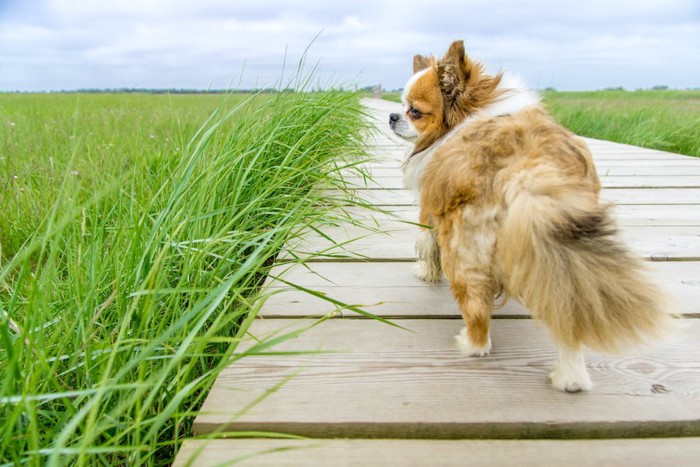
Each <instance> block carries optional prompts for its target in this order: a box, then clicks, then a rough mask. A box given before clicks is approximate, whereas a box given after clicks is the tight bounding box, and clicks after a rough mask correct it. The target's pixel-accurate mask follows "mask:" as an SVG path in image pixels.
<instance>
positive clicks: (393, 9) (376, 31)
mask: <svg viewBox="0 0 700 467" xmlns="http://www.w3.org/2000/svg"><path fill="white" fill-rule="evenodd" d="M0 5H2V6H0V70H2V72H0V90H13V89H21V90H32V89H61V88H64V89H72V88H79V87H122V86H134V87H208V86H210V85H211V86H214V87H226V86H228V84H229V83H230V82H231V81H232V80H233V81H234V82H235V81H237V79H238V76H239V74H240V72H241V70H243V66H244V65H243V64H244V63H245V72H244V78H245V79H244V80H243V82H242V85H243V86H255V85H256V84H257V85H260V84H271V83H274V81H275V80H276V79H277V77H278V75H279V73H280V70H281V68H282V63H283V60H284V57H285V53H286V54H287V62H288V64H292V63H295V62H296V60H298V58H299V56H300V55H301V54H302V53H303V51H304V50H305V49H306V48H307V46H308V45H309V44H310V42H311V41H312V40H313V38H314V37H315V36H316V35H317V34H318V33H319V32H321V31H323V32H322V34H321V36H320V37H319V38H318V39H317V40H316V41H315V43H314V44H313V46H312V47H311V50H310V53H309V57H308V61H309V62H310V63H314V62H315V61H316V60H320V61H321V71H320V76H319V78H320V79H327V77H328V76H331V75H332V76H334V77H335V79H336V80H337V81H347V80H352V79H356V77H358V74H359V77H358V78H357V82H358V83H359V84H361V85H366V84H373V83H379V82H381V83H383V84H384V85H385V87H389V88H395V87H399V86H401V85H402V84H403V83H404V81H405V80H406V78H407V77H408V74H409V72H410V67H411V57H412V56H413V54H414V53H436V54H440V53H442V52H443V51H444V50H445V49H446V48H447V46H448V45H449V43H450V41H452V40H453V39H455V38H464V39H465V40H466V43H467V49H468V51H470V53H472V54H474V55H476V56H477V57H478V58H480V59H483V60H485V61H486V62H487V63H488V64H489V65H490V68H491V69H494V70H496V69H498V68H500V67H508V68H511V69H514V70H516V71H518V72H520V73H521V74H522V75H523V76H524V77H525V78H526V80H527V81H528V82H529V83H530V84H531V85H535V86H542V87H544V86H555V87H557V88H562V89H567V88H601V87H607V86H619V85H624V86H626V87H629V88H636V87H648V86H652V85H655V84H662V83H663V84H668V85H671V86H676V87H696V86H700V5H699V4H698V3H697V2H696V1H693V0H637V1H631V0H623V1H616V2H611V1H609V0H607V1H603V0H590V1H587V2H581V1H571V2H556V3H553V2H551V0H539V1H533V2H528V3H527V5H526V6H524V5H523V2H517V1H516V0H491V1H488V0H472V1H467V2H464V1H456V0H455V1H448V0H433V1H431V2H425V1H424V0H423V1H420V2H418V1H415V0H403V1H402V2H382V1H377V0H355V1H350V0H341V1H336V2H332V1H328V0H325V1H316V0H315V1H296V2H290V1H281V0H272V1H260V2H254V1H246V2H238V1H236V2H228V1H223V0H197V1H184V0H122V1H99V0H84V1H81V2H75V1H71V0H37V1H34V2H22V1H20V0H11V1H9V2H7V1H6V2H5V3H0ZM288 67H289V65H288Z"/></svg>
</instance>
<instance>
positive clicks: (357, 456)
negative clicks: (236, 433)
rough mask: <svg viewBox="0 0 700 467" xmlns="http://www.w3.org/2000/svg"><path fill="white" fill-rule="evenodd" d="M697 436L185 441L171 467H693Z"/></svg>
mask: <svg viewBox="0 0 700 467" xmlns="http://www.w3.org/2000/svg"><path fill="white" fill-rule="evenodd" d="M698 459H700V438H660V439H615V440H575V441H569V440H515V441H513V440H395V439H394V440H371V439H336V440H281V439H212V440H186V441H185V443H184V444H183V445H182V448H181V449H180V452H179V453H178V455H177V458H176V459H175V463H174V464H173V467H185V466H187V465H192V466H201V467H208V466H221V465H229V463H233V462H234V461H237V462H236V465H239V464H238V461H240V462H241V464H240V465H245V466H270V465H275V466H293V465H305V466H328V465H333V466H338V467H340V466H348V467H349V466H357V465H368V466H372V465H376V466H382V465H385V466H392V465H402V466H407V467H411V466H415V467H424V466H452V465H454V466H483V465H489V466H508V467H510V466H513V465H515V464H517V465H518V466H522V467H542V466H548V465H551V466H554V465H568V466H581V467H585V466H589V467H600V466H601V465H634V466H645V465H646V466H652V465H674V466H678V467H682V466H696V465H697V462H698Z"/></svg>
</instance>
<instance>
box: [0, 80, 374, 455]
mask: <svg viewBox="0 0 700 467" xmlns="http://www.w3.org/2000/svg"><path fill="white" fill-rule="evenodd" d="M24 98H26V99H28V101H31V100H35V102H33V103H32V102H28V101H23V99H24ZM13 99H16V101H15V102H12V100H13ZM90 99H91V98H89V97H88V96H80V97H78V98H77V99H76V97H75V96H73V97H70V96H50V97H49V96H0V102H2V106H3V108H4V109H5V111H4V115H0V125H3V127H2V140H0V147H1V148H2V151H3V153H2V155H0V157H2V158H3V159H2V160H1V161H0V183H3V184H5V187H4V189H3V191H2V193H0V200H2V204H1V206H2V209H1V210H0V217H1V222H2V224H1V225H2V237H0V242H2V245H3V253H2V256H1V257H2V264H1V265H0V375H1V376H0V388H1V392H0V439H1V441H0V464H2V465H22V464H23V465H63V464H92V465H160V464H168V463H169V462H171V461H172V459H173V455H174V453H175V452H176V450H177V448H178V446H179V442H180V439H181V438H182V437H184V436H188V435H190V434H191V433H190V428H191V423H192V419H193V415H194V414H195V413H196V410H197V408H198V407H199V406H200V404H201V403H202V401H203V399H204V398H205V397H206V395H207V392H208V389H209V388H210V386H211V385H212V383H213V381H214V380H215V378H216V376H217V375H218V373H219V372H220V371H221V369H222V368H224V367H225V366H227V365H228V364H230V363H231V361H232V360H233V359H234V358H237V357H235V353H234V352H235V349H236V345H237V343H238V342H239V341H240V339H241V338H242V336H243V335H244V334H245V332H246V330H247V328H248V326H249V325H250V323H251V320H252V319H253V318H254V317H255V314H256V311H257V309H258V308H259V307H260V305H261V303H262V302H263V299H264V297H261V296H260V295H259V294H258V292H257V291H258V288H259V286H260V284H261V282H262V280H263V278H264V277H265V275H266V274H267V272H268V271H269V269H270V267H271V266H272V264H273V260H274V258H275V255H276V254H277V253H278V252H279V251H280V249H281V248H282V247H283V245H284V244H285V242H287V241H288V240H290V239H293V238H295V237H298V236H299V235H301V233H302V232H303V231H304V230H305V229H307V228H309V227H310V226H311V227H313V228H318V227H319V226H322V225H324V224H327V223H337V222H339V221H342V219H339V218H338V216H339V214H338V212H342V211H338V210H336V209H333V208H334V207H335V206H337V205H338V204H341V203H346V202H347V199H348V198H347V196H344V195H343V194H342V193H344V189H345V185H344V183H343V181H342V179H341V177H340V171H341V170H353V169H355V168H356V167H357V165H358V163H359V162H360V161H361V160H362V158H363V157H364V147H363V143H362V140H361V136H360V135H361V132H362V131H363V129H364V125H365V124H364V123H362V122H363V120H362V119H361V118H360V117H361V115H360V113H361V109H360V106H359V102H358V97H357V96H356V95H354V94H348V93H342V92H324V93H304V92H284V93H278V94H273V95H268V96H255V97H251V98H247V99H242V98H237V97H234V98H230V99H229V100H227V101H226V102H224V103H221V102H216V103H214V104H213V105H212V102H211V101H201V100H200V101H197V103H196V104H195V107H197V111H196V112H194V114H196V115H201V112H202V109H205V108H209V110H211V108H213V107H215V108H217V109H218V111H216V112H215V113H214V114H213V115H212V117H211V118H210V119H209V120H208V121H207V122H206V124H204V125H203V126H201V128H199V130H195V128H196V127H195V126H194V125H192V122H193V121H195V120H196V119H195V120H193V119H189V118H185V117H183V115H181V114H179V112H181V108H179V107H178V102H176V101H175V100H170V101H167V102H166V103H167V106H166V107H165V108H164V109H163V108H161V107H159V109H160V110H158V112H163V113H164V118H158V117H155V116H154V113H153V109H152V108H151V109H150V110H149V109H148V108H144V109H143V110H142V112H143V116H142V118H136V120H134V121H130V119H132V118H134V116H133V107H130V108H123V109H121V110H120V108H119V106H118V105H116V104H114V102H112V105H107V106H105V105H102V104H100V103H95V102H92V101H90ZM95 99H108V100H109V99H111V97H95ZM8 102H9V104H8ZM134 105H137V104H134ZM22 106H24V107H22ZM17 107H19V108H24V109H25V110H23V111H18V112H15V114H14V115H13V116H11V118H10V117H8V115H9V114H10V113H11V112H10V111H9V110H7V109H10V108H17ZM126 107H129V106H128V105H126ZM66 108H69V109H70V112H68V114H69V115H70V118H67V117H66V112H65V109H66ZM90 108H93V109H95V111H94V112H92V111H89V109H90ZM28 109H34V110H32V111H29V110H28ZM178 109H180V110H178ZM32 112H34V113H32ZM119 112H124V113H125V114H126V115H127V116H126V119H120V118H119V115H118V114H119ZM114 113H116V114H117V115H116V116H115V115H114ZM112 118H113V119H112ZM100 122H102V123H104V122H106V124H102V123H100ZM10 123H12V124H10ZM200 123H201V121H200ZM121 125H124V127H123V128H122V129H123V130H124V132H120V131H118V130H117V129H118V128H120V126H121ZM23 128H25V129H23ZM27 128H31V129H32V130H30V131H29V133H32V134H28V133H22V134H21V135H20V134H18V133H19V132H20V131H27V130H26V129H27ZM96 134H97V135H98V136H96ZM166 135H169V136H166ZM166 138H168V140H167V141H166ZM328 193H341V195H338V194H336V195H334V196H331V195H329V194H328ZM292 256H293V255H292ZM264 345H265V344H264V343H261V348H262V347H264ZM254 351H255V350H253V352H254Z"/></svg>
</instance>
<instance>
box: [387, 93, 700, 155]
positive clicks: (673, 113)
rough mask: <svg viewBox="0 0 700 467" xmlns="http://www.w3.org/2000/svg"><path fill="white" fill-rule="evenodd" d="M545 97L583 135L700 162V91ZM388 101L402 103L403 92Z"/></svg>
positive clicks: (566, 123) (389, 95)
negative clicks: (661, 151)
mask: <svg viewBox="0 0 700 467" xmlns="http://www.w3.org/2000/svg"><path fill="white" fill-rule="evenodd" d="M542 97H543V101H544V103H545V104H546V105H547V107H548V108H549V109H550V110H551V112H552V114H553V115H554V117H555V118H556V119H557V120H559V121H560V122H561V123H562V124H563V125H564V126H566V127H567V128H569V129H570V130H571V131H573V132H574V133H576V134H579V135H581V136H587V137H591V138H597V139H604V140H609V141H616V142H619V143H625V144H633V145H636V146H642V147H647V148H653V149H661V150H663V151H670V152H676V153H680V154H686V155H690V156H696V157H700V130H699V129H700V91H672V90H665V91H635V92H627V91H591V92H556V91H546V92H544V93H543V94H542ZM385 98H386V99H388V100H392V101H394V102H400V94H399V93H386V94H385Z"/></svg>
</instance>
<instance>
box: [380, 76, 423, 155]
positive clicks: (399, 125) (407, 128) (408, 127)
mask: <svg viewBox="0 0 700 467" xmlns="http://www.w3.org/2000/svg"><path fill="white" fill-rule="evenodd" d="M428 71H429V68H426V69H425V70H421V71H419V72H418V73H416V74H414V75H413V76H411V78H410V79H409V80H408V82H407V83H406V86H404V88H403V93H402V94H401V102H403V107H404V114H403V115H401V118H399V120H398V121H396V122H392V123H391V124H390V125H389V126H391V129H392V130H394V133H396V134H397V135H398V136H400V137H402V138H404V139H406V140H408V141H410V142H412V143H413V142H415V141H416V139H417V138H418V130H416V127H415V126H414V125H413V123H412V122H411V121H410V120H409V119H408V118H406V112H407V111H408V107H409V105H408V95H409V93H410V92H411V88H412V87H413V85H414V84H415V83H416V81H418V78H420V77H421V76H423V75H424V74H426V73H427V72H428Z"/></svg>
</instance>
